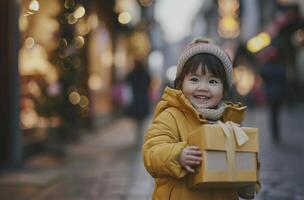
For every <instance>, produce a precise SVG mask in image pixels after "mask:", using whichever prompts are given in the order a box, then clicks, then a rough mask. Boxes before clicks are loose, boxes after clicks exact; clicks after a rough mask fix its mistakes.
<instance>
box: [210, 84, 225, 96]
mask: <svg viewBox="0 0 304 200" xmlns="http://www.w3.org/2000/svg"><path fill="white" fill-rule="evenodd" d="M212 91H213V94H214V95H216V96H218V97H220V98H222V97H223V95H224V89H223V86H215V87H212Z"/></svg>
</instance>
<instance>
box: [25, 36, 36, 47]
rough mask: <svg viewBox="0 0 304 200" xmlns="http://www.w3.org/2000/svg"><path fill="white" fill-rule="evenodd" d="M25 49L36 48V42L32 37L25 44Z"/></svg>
mask: <svg viewBox="0 0 304 200" xmlns="http://www.w3.org/2000/svg"><path fill="white" fill-rule="evenodd" d="M24 45H25V47H26V48H28V49H31V48H33V47H34V45H35V40H34V38H32V37H28V38H26V39H25V43H24Z"/></svg>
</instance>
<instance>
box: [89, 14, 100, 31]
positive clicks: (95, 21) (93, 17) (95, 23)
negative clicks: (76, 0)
mask: <svg viewBox="0 0 304 200" xmlns="http://www.w3.org/2000/svg"><path fill="white" fill-rule="evenodd" d="M88 23H89V24H90V26H91V27H92V28H93V29H94V28H97V27H98V25H99V20H98V16H97V14H91V15H90V16H89V17H88Z"/></svg>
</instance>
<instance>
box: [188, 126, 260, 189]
mask: <svg viewBox="0 0 304 200" xmlns="http://www.w3.org/2000/svg"><path fill="white" fill-rule="evenodd" d="M240 132H241V133H240ZM188 143H189V145H196V146H198V147H199V148H200V150H201V151H202V157H203V161H202V163H201V165H199V166H198V167H197V169H196V173H194V174H192V175H190V176H189V184H190V187H194V188H197V187H241V186H245V185H247V184H252V183H257V181H258V167H257V165H258V160H257V154H258V151H259V138H258V129H257V128H249V127H238V126H237V125H236V124H234V123H233V122H229V123H226V124H224V123H220V124H205V125H202V126H201V127H199V128H198V129H196V130H195V131H194V132H193V133H191V134H190V136H189V138H188Z"/></svg>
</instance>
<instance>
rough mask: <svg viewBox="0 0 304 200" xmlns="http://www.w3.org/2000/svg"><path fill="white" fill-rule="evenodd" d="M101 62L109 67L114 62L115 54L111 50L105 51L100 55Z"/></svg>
mask: <svg viewBox="0 0 304 200" xmlns="http://www.w3.org/2000/svg"><path fill="white" fill-rule="evenodd" d="M100 63H101V65H102V66H103V67H106V68H109V67H111V66H112V64H113V54H112V52H110V51H105V52H103V53H102V54H101V55H100Z"/></svg>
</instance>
